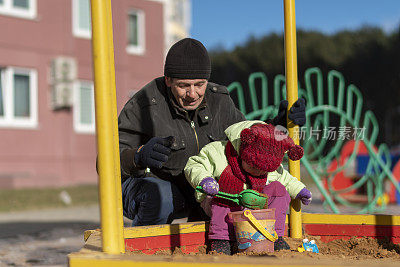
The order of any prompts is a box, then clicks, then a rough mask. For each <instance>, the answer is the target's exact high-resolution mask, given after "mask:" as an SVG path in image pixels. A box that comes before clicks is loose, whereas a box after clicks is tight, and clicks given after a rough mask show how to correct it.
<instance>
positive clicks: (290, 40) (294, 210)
mask: <svg viewBox="0 0 400 267" xmlns="http://www.w3.org/2000/svg"><path fill="white" fill-rule="evenodd" d="M284 12H285V64H286V91H287V93H286V95H287V100H288V102H289V105H288V113H289V108H290V107H291V106H292V105H293V104H294V102H296V100H297V48H296V15H295V1H294V0H284ZM288 130H289V136H290V137H291V138H292V139H293V141H294V142H295V143H296V144H299V140H298V136H295V133H296V131H298V126H297V125H293V123H291V122H290V123H289V120H288ZM289 172H290V174H291V175H293V176H294V177H297V178H298V179H299V180H300V161H291V160H289ZM289 225H290V236H291V237H293V238H301V237H302V226H301V205H300V201H299V200H292V202H291V203H290V215H289Z"/></svg>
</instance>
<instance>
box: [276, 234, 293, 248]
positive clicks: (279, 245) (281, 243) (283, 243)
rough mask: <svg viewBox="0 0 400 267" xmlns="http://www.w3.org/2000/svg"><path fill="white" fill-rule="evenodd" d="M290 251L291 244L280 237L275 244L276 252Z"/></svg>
mask: <svg viewBox="0 0 400 267" xmlns="http://www.w3.org/2000/svg"><path fill="white" fill-rule="evenodd" d="M288 249H290V247H289V244H288V243H286V241H285V239H283V237H282V236H280V237H278V239H277V240H276V241H275V243H274V250H275V251H278V250H288Z"/></svg>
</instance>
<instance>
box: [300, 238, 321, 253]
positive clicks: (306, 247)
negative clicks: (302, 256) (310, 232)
mask: <svg viewBox="0 0 400 267" xmlns="http://www.w3.org/2000/svg"><path fill="white" fill-rule="evenodd" d="M297 250H298V251H299V252H304V251H311V252H314V253H319V249H318V247H317V244H315V240H311V241H308V239H307V238H305V239H303V244H302V245H301V246H300V247H298V248H297Z"/></svg>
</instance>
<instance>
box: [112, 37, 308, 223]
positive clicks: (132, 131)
mask: <svg viewBox="0 0 400 267" xmlns="http://www.w3.org/2000/svg"><path fill="white" fill-rule="evenodd" d="M210 74H211V64H210V58H209V56H208V52H207V50H206V48H205V47H204V46H203V44H202V43H201V42H199V41H197V40H194V39H191V38H186V39H183V40H181V41H179V42H177V43H175V44H174V45H173V46H172V47H171V49H170V50H169V52H168V54H167V57H166V61H165V66H164V76H163V77H159V78H156V79H154V80H153V81H151V82H150V83H148V84H147V85H146V86H144V87H143V88H142V89H141V90H140V91H139V92H137V93H136V94H135V95H134V96H133V97H132V98H131V99H130V100H129V101H128V102H127V103H126V105H125V107H124V108H123V109H122V111H121V114H120V116H119V119H118V128H119V144H120V155H121V174H122V194H123V209H124V215H125V216H126V217H128V218H130V219H132V225H133V226H139V225H154V224H165V223H171V222H172V220H173V219H175V218H178V217H179V216H186V215H187V214H188V217H189V218H188V219H189V220H190V221H195V220H204V219H207V217H206V215H205V214H204V212H203V210H202V209H201V208H200V205H199V204H198V203H197V202H196V201H195V198H194V194H193V188H192V187H191V186H190V185H189V183H188V182H187V181H186V178H185V176H184V174H183V169H184V167H185V165H186V162H187V160H188V159H189V157H190V156H193V155H196V154H198V153H199V151H200V150H201V148H202V147H203V146H205V145H206V144H208V143H210V142H213V141H219V140H224V139H226V136H225V134H224V130H225V129H226V128H227V127H228V126H230V125H232V124H234V123H236V122H239V121H243V120H245V117H244V116H243V114H242V113H241V112H240V111H239V110H238V109H237V108H236V107H235V104H234V103H233V101H232V99H231V98H230V96H229V93H228V90H227V89H226V87H224V86H222V85H218V84H215V83H212V82H209V81H208V79H209V78H210ZM286 108H287V101H282V102H281V105H280V107H279V113H278V116H277V117H276V118H275V119H274V120H273V124H275V125H276V124H281V125H286ZM289 119H291V120H293V121H294V123H295V124H299V125H302V124H304V123H305V103H304V100H303V99H300V100H299V101H298V102H296V103H295V105H294V106H293V107H292V109H291V112H290V114H289Z"/></svg>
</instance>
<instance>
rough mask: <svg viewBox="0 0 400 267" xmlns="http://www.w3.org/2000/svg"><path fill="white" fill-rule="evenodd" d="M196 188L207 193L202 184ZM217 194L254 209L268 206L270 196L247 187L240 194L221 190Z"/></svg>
mask: <svg viewBox="0 0 400 267" xmlns="http://www.w3.org/2000/svg"><path fill="white" fill-rule="evenodd" d="M196 190H197V191H199V192H201V193H205V192H204V190H203V188H201V186H197V187H196ZM215 196H216V197H219V198H223V199H227V200H230V201H232V202H234V203H236V204H238V205H240V206H243V207H245V208H249V209H252V210H260V209H267V208H268V196H267V195H265V194H262V193H259V192H257V191H255V190H252V189H245V190H243V191H242V192H240V193H239V194H228V193H225V192H221V191H219V192H218V194H216V195H215Z"/></svg>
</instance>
